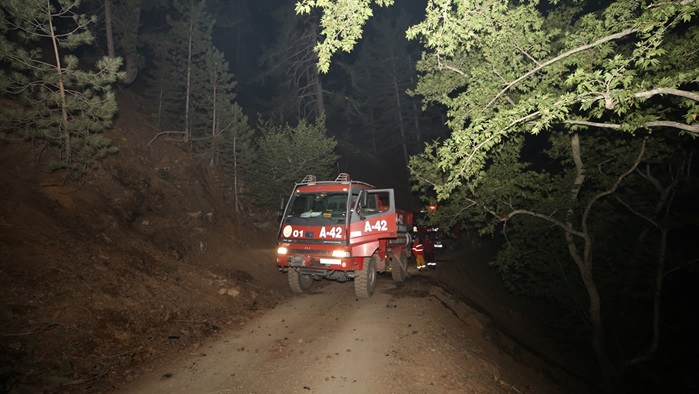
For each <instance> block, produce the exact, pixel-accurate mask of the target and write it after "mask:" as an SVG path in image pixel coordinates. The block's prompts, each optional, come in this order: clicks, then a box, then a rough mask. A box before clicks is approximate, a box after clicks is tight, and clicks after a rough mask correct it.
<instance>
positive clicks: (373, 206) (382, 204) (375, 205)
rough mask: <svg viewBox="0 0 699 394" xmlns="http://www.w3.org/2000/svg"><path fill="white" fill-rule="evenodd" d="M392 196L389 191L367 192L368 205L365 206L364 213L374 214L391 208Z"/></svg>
mask: <svg viewBox="0 0 699 394" xmlns="http://www.w3.org/2000/svg"><path fill="white" fill-rule="evenodd" d="M390 201H391V196H390V194H389V193H387V192H380V191H379V192H369V193H367V198H366V205H365V206H364V207H363V212H364V215H373V214H376V213H382V212H386V211H388V210H390V209H391V202H390Z"/></svg>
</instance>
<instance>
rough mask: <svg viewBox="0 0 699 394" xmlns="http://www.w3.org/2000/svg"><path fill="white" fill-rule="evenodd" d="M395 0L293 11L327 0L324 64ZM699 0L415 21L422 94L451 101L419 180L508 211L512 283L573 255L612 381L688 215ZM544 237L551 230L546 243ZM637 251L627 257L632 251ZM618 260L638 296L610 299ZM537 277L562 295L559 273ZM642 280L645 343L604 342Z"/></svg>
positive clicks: (457, 205)
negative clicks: (443, 133)
mask: <svg viewBox="0 0 699 394" xmlns="http://www.w3.org/2000/svg"><path fill="white" fill-rule="evenodd" d="M391 3H392V2H391V1H376V2H372V1H370V0H365V1H360V2H350V3H347V2H344V1H339V0H301V1H300V2H299V3H297V12H307V11H308V10H309V9H310V8H313V7H319V8H322V9H323V12H324V15H323V19H322V21H323V23H321V25H322V26H323V29H324V30H323V34H324V35H325V37H324V40H323V41H322V42H320V43H319V45H318V48H317V50H318V53H319V68H320V69H321V70H324V71H327V69H328V64H329V61H330V58H331V56H332V55H333V54H334V53H335V52H336V51H338V50H345V51H348V50H351V48H352V47H353V45H354V43H355V42H356V41H357V40H358V38H359V37H361V34H362V26H363V25H364V23H365V22H366V20H367V18H368V17H369V16H370V15H371V7H372V5H379V6H382V5H390V4H391ZM697 10H699V2H697V1H696V0H678V1H667V2H653V1H637V2H629V1H625V0H619V1H615V2H611V3H593V2H587V3H586V2H575V1H551V2H539V1H536V0H534V1H522V2H519V1H517V2H515V1H508V0H495V1H485V0H466V1H454V0H428V2H427V7H426V9H425V16H424V19H423V20H422V21H420V22H419V23H417V24H415V25H414V26H412V27H410V28H408V29H407V31H406V34H407V37H408V38H411V39H416V40H418V41H419V42H420V43H421V44H422V45H423V47H424V50H423V54H422V58H421V60H420V61H419V62H418V65H417V69H418V71H419V73H420V75H419V78H418V83H417V87H416V88H415V89H414V92H415V93H416V94H419V95H420V96H422V97H423V99H424V101H425V104H428V103H437V104H440V105H442V106H444V107H445V108H446V115H447V125H448V127H449V128H450V129H451V135H450V136H449V138H447V139H445V140H444V141H443V142H434V143H431V144H427V145H426V147H425V150H424V152H423V153H421V154H419V155H417V156H414V157H412V159H411V161H410V170H411V174H412V176H413V179H414V181H415V185H416V188H417V189H418V190H420V191H421V193H422V194H423V196H426V198H429V197H430V196H431V198H435V199H437V200H440V201H441V205H442V206H443V208H442V209H441V211H442V215H443V216H449V217H451V219H452V220H461V219H464V218H469V217H470V218H473V216H480V217H481V219H483V221H487V222H489V223H490V224H491V225H493V224H495V223H505V224H507V227H506V228H507V229H509V230H508V240H509V241H510V243H508V249H506V250H504V251H503V252H502V253H501V254H500V255H499V257H498V264H499V266H500V267H501V269H502V270H503V272H505V273H506V276H507V275H509V277H507V280H509V283H510V284H511V285H512V286H513V288H517V287H519V289H520V290H522V289H524V288H526V286H527V285H531V283H532V282H530V281H527V280H524V279H527V278H530V279H531V278H534V277H536V278H537V280H538V281H540V282H546V278H547V277H548V278H549V282H546V283H551V282H550V278H551V275H552V274H555V272H556V271H558V272H560V270H554V269H553V268H555V267H556V266H555V265H552V264H556V262H557V260H556V259H559V261H560V259H561V258H565V259H566V260H569V261H571V262H573V263H574V265H573V266H572V267H575V268H576V269H574V270H573V271H570V269H565V270H563V273H571V272H573V273H574V274H575V276H576V277H575V278H574V282H573V283H574V286H573V290H572V291H571V292H568V293H567V294H568V295H567V297H568V299H569V300H573V299H576V297H573V296H571V294H577V293H578V292H579V293H580V294H584V298H585V299H584V300H583V303H585V304H586V308H585V310H584V312H583V316H585V319H586V324H588V329H589V332H590V334H591V335H590V337H591V340H592V345H593V349H594V351H595V355H596V357H597V362H598V365H599V367H600V368H601V371H602V373H603V376H604V377H605V382H606V383H607V384H608V387H613V385H614V381H615V380H616V378H618V376H619V374H620V372H621V370H622V368H623V367H625V366H631V365H634V364H636V363H638V362H641V361H644V360H648V359H649V358H650V357H651V356H652V354H653V352H654V351H655V350H656V349H657V346H658V327H659V325H658V319H659V315H660V312H659V310H660V294H662V284H663V281H664V280H665V277H666V274H667V272H671V271H673V270H675V269H677V268H678V267H679V266H682V262H681V261H679V260H678V258H679V255H673V256H670V255H669V254H668V253H667V250H668V249H667V245H668V243H672V242H679V240H680V239H682V235H681V233H682V232H680V231H678V232H673V230H672V229H674V228H677V227H678V226H680V225H681V223H682V220H679V221H678V220H673V218H676V215H677V213H676V212H677V211H678V210H681V209H684V208H685V207H686V205H685V204H686V201H685V203H684V204H682V205H681V207H680V206H678V204H675V205H673V201H675V200H673V198H672V197H671V196H678V195H682V193H686V192H687V190H689V189H690V188H688V185H689V184H691V181H688V179H689V178H688V175H689V174H690V173H691V168H692V165H691V162H692V161H691V157H692V155H693V148H691V146H690V147H687V146H684V145H683V144H682V142H683V141H687V140H690V141H691V140H692V139H693V138H695V137H696V136H699V121H698V120H697V116H698V114H699V92H698V91H697V89H699V51H697V50H696V43H697V42H699V27H698V26H697V24H696V23H693V22H695V18H696V13H697ZM681 158H684V159H681ZM683 160H686V161H683ZM679 162H683V163H684V164H679V165H678V163H679ZM677 168H683V169H686V171H685V170H683V171H680V172H678V171H677ZM673 169H674V170H673ZM655 193H657V194H655ZM658 196H660V198H658ZM649 206H651V207H656V209H655V210H654V209H650V210H649V209H648V207H649ZM684 214H685V215H686V212H685V213H684ZM689 216H692V215H691V214H689ZM619 221H623V222H629V223H636V225H637V226H638V227H636V228H644V230H643V231H641V232H640V233H639V232H637V231H635V230H631V229H630V228H627V227H623V226H619V225H618V223H619ZM641 223H643V224H644V225H645V226H649V227H647V228H645V227H644V225H641ZM554 230H556V231H554ZM542 236H543V237H545V238H546V239H547V240H551V241H556V242H547V243H545V244H542V242H541V237H542ZM673 237H674V238H673ZM639 239H644V240H645V241H644V242H645V243H644V244H643V247H638V240H639ZM544 245H545V246H544ZM679 245H681V244H679ZM680 249H681V248H680ZM542 250H544V251H545V253H541V252H542ZM630 250H633V251H635V252H636V253H634V254H633V255H634V257H636V258H637V259H638V263H637V264H636V265H634V266H633V267H630V266H628V265H627V263H626V261H625V258H628V256H630V255H631V254H630V253H629V251H630ZM682 250H684V251H685V252H687V250H686V248H685V249H682ZM694 261H696V260H694ZM670 262H671V263H672V264H673V265H674V266H672V267H670V266H669V263H670ZM547 264H548V266H547ZM623 267H626V268H627V269H628V271H624V270H623ZM611 271H615V272H611ZM630 272H634V274H635V276H633V277H631V276H628V275H629V273H630ZM624 274H626V275H627V276H626V277H623V278H621V279H623V280H624V281H626V280H628V286H630V287H634V288H636V289H638V294H634V295H631V294H629V293H626V294H623V295H624V297H619V298H615V297H617V296H619V295H622V293H623V292H619V291H615V290H614V288H613V286H610V285H611V284H613V283H618V281H619V279H620V276H623V275H624ZM558 278H559V279H560V276H558ZM615 281H616V282H615ZM553 283H561V282H553ZM554 287H555V288H556V289H554ZM569 290H570V289H569ZM529 291H530V292H531V294H530V295H533V293H536V292H537V291H538V292H539V295H541V294H542V292H545V291H548V292H549V294H561V293H560V292H561V288H560V286H558V287H556V286H549V287H547V288H544V287H541V286H537V285H534V286H530V287H529ZM556 292H558V293H556ZM639 294H642V296H641V298H642V299H643V303H640V302H639V303H636V305H645V313H644V314H643V316H646V318H647V321H648V322H652V323H648V324H646V325H644V327H646V328H647V330H646V331H645V333H646V334H647V336H645V337H643V336H641V337H643V338H645V339H646V340H647V341H646V343H645V344H644V345H639V343H640V342H641V341H639V343H634V344H632V345H629V344H628V343H627V344H626V345H628V346H629V348H633V349H634V351H632V352H628V351H627V350H628V349H625V350H622V351H621V352H622V353H626V354H624V355H619V354H617V353H616V352H613V353H614V354H610V349H611V348H612V346H610V342H609V341H608V338H607V334H608V333H609V332H610V331H609V330H610V329H611V330H614V329H615V327H616V328H618V327H617V326H615V320H614V318H613V317H614V316H613V313H614V312H613V311H615V310H619V308H621V307H620V304H624V303H625V305H627V306H628V305H632V304H633V301H630V300H634V297H635V296H638V295H639ZM613 300H617V303H615V302H614V301H613ZM636 300H637V301H638V300H640V298H636ZM578 305H579V304H578ZM616 323H618V322H616ZM631 332H633V330H625V331H624V335H629V334H630V333H631ZM648 333H652V334H648ZM641 337H638V338H641ZM616 345H617V346H618V344H616ZM646 345H647V346H646ZM643 346H646V351H645V352H637V351H638V349H640V348H642V347H643ZM633 353H636V355H637V357H632V359H628V358H627V357H626V356H628V355H629V354H633ZM638 353H642V354H638Z"/></svg>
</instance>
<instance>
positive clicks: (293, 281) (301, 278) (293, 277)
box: [288, 269, 313, 293]
mask: <svg viewBox="0 0 699 394" xmlns="http://www.w3.org/2000/svg"><path fill="white" fill-rule="evenodd" d="M288 279H289V288H291V291H293V292H294V293H303V292H305V291H306V290H308V289H309V288H311V285H312V284H313V278H311V277H310V276H308V275H302V274H299V272H298V271H296V270H294V269H290V270H289V272H288Z"/></svg>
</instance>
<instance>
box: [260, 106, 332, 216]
mask: <svg viewBox="0 0 699 394" xmlns="http://www.w3.org/2000/svg"><path fill="white" fill-rule="evenodd" d="M259 127H260V129H261V131H262V135H261V137H260V138H259V140H258V142H257V144H258V152H257V159H256V163H255V180H256V182H257V183H256V187H255V190H256V202H257V203H258V204H260V205H261V206H263V207H268V208H274V207H276V206H277V204H278V202H279V200H278V197H279V196H285V195H286V193H287V192H288V191H289V190H288V189H289V185H293V184H294V182H298V181H299V180H301V179H303V177H304V176H306V175H308V174H312V175H315V176H317V177H318V179H329V178H330V176H331V174H332V172H333V171H334V164H335V163H336V162H337V159H338V156H337V155H336V154H335V153H334V152H335V147H336V146H337V141H335V139H334V138H332V137H328V136H327V131H326V126H325V117H321V118H319V119H318V120H316V122H315V123H308V122H306V121H305V120H302V121H301V122H299V124H298V125H297V126H290V125H288V124H287V125H284V126H275V125H274V124H272V123H271V122H269V121H267V122H262V124H260V126H259Z"/></svg>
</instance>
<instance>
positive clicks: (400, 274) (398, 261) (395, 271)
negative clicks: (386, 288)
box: [391, 253, 408, 282]
mask: <svg viewBox="0 0 699 394" xmlns="http://www.w3.org/2000/svg"><path fill="white" fill-rule="evenodd" d="M391 277H392V278H393V280H394V281H395V282H403V281H405V279H406V278H407V277H408V255H407V254H405V253H401V254H400V258H396V255H393V258H392V259H391Z"/></svg>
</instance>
